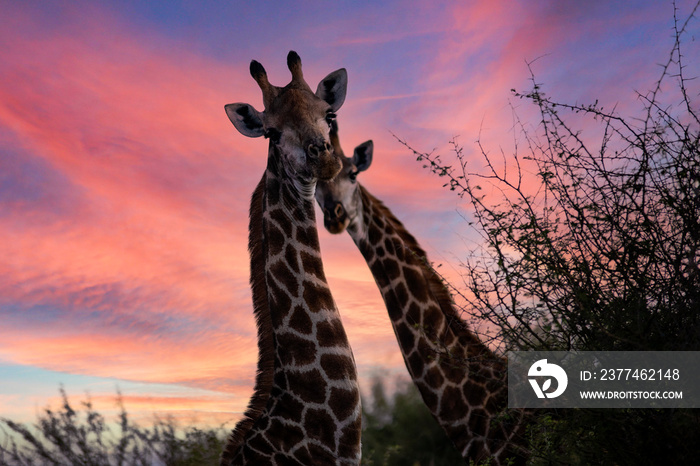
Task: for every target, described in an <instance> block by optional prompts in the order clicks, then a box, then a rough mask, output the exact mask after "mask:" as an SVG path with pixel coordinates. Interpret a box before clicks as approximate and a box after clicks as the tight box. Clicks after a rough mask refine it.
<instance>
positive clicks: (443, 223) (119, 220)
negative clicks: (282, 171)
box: [0, 0, 700, 425]
mask: <svg viewBox="0 0 700 466" xmlns="http://www.w3.org/2000/svg"><path fill="white" fill-rule="evenodd" d="M693 4H694V2H693V1H687V0H680V1H677V7H678V9H679V11H678V16H679V18H682V19H685V18H686V17H687V15H688V13H689V12H690V11H691V10H692V7H693ZM673 14H674V9H673V5H672V3H671V2H670V1H659V0H647V1H635V2H624V1H610V0H604V1H603V0H600V1H598V0H596V1H587V2H580V1H574V0H550V1H544V0H536V1H520V2H511V1H508V2H505V1H492V0H488V1H460V2H456V1H455V2H449V1H439V0H438V1H436V0H430V1H426V0H423V1H403V0H401V1H399V0H394V1H387V2H375V1H343V0H337V1H333V2H324V1H307V2H279V1H258V2H243V1H220V2H213V1H165V0H163V1H150V2H142V1H135V0H134V1H119V2H105V1H90V2H51V1H22V2H2V3H0V17H2V23H3V25H2V28H0V48H1V49H2V51H3V52H2V55H1V56H0V238H2V241H0V321H1V323H0V417H9V418H12V419H15V420H20V421H32V420H33V419H34V416H35V414H36V412H37V411H38V410H40V409H41V408H43V407H44V406H46V405H48V404H49V403H55V402H56V397H57V394H58V388H59V386H60V384H63V385H64V386H65V389H66V391H67V392H68V394H69V395H71V397H75V399H76V400H79V399H82V397H83V395H84V394H85V393H86V392H87V393H89V394H90V396H91V397H92V399H93V400H94V401H95V402H96V403H95V404H96V405H97V406H98V407H99V406H104V407H106V408H113V407H114V401H113V399H114V396H115V393H116V390H117V389H119V390H120V391H121V392H122V394H123V396H124V402H125V404H126V407H127V409H128V410H129V411H131V412H135V413H141V414H143V415H146V416H148V415H149V413H153V412H161V413H163V412H165V413H170V414H173V415H175V416H179V417H182V418H183V419H186V420H188V422H189V420H193V419H194V420H197V421H198V422H203V423H211V424H219V423H221V422H226V421H228V422H230V423H231V425H232V424H233V423H234V422H235V421H236V420H237V419H238V416H239V415H240V412H241V411H242V410H243V409H244V408H245V406H246V405H247V403H248V398H249V396H250V394H251V392H252V387H253V378H254V373H255V367H256V360H257V347H256V330H255V324H254V321H253V315H252V304H251V299H250V292H249V287H248V273H249V265H248V253H247V249H246V241H247V226H248V219H247V212H248V204H249V199H250V195H251V193H252V192H253V189H254V187H255V185H256V184H257V182H258V180H259V179H260V176H261V175H262V173H263V171H264V168H265V159H266V155H267V141H264V140H263V139H249V138H246V137H244V136H242V135H241V134H239V133H238V132H237V131H236V130H235V128H234V127H233V126H232V125H231V123H230V122H229V120H228V118H227V117H226V114H225V112H224V105H225V104H227V103H232V102H247V103H250V104H252V105H253V106H255V107H256V108H257V109H258V110H262V97H261V93H260V89H259V88H258V86H257V85H256V83H255V82H254V81H253V79H252V78H251V77H250V75H249V72H248V65H249V63H250V60H251V59H256V60H258V61H260V62H261V63H262V64H263V65H264V66H265V68H266V69H267V72H268V76H269V78H270V81H271V82H272V83H273V84H276V85H280V86H282V85H285V84H286V83H287V82H288V81H289V79H290V74H289V71H288V70H287V68H286V55H287V52H288V51H289V50H296V51H297V52H298V53H299V55H300V56H301V59H302V62H303V67H304V75H305V77H306V79H307V81H308V82H309V84H310V85H311V87H312V88H315V86H316V84H317V83H318V81H319V80H320V79H321V78H323V77H324V76H325V75H326V74H328V73H329V72H331V71H333V70H336V69H338V68H341V67H344V68H346V69H347V72H348V76H349V84H348V95H347V99H346V101H345V104H344V105H343V107H342V108H341V109H340V111H339V112H338V121H339V125H340V131H341V142H342V143H343V147H344V149H345V151H346V153H350V152H351V151H352V148H353V147H354V146H355V145H357V144H359V143H361V142H363V141H365V140H367V139H373V140H374V147H375V153H374V162H373V165H372V167H371V168H370V170H369V171H368V172H367V173H364V174H362V175H361V182H362V183H363V185H364V186H366V187H367V188H368V189H369V190H370V191H371V192H372V193H373V194H374V195H376V196H377V197H379V198H380V199H382V200H384V201H385V203H386V204H387V205H388V206H389V207H390V208H391V209H392V210H393V211H394V213H395V214H396V215H397V216H398V217H399V218H400V219H401V220H403V221H404V223H405V224H406V226H407V228H408V229H409V230H410V231H411V232H412V233H413V234H414V235H415V236H416V237H417V238H418V240H419V241H420V242H421V244H422V245H423V246H424V248H425V249H426V250H427V251H428V253H429V254H430V258H431V259H432V260H433V261H435V262H439V263H442V264H444V265H443V269H444V270H446V271H447V272H446V273H447V275H448V276H451V277H458V272H459V270H458V264H459V262H460V260H463V259H464V258H465V257H466V255H467V254H468V252H469V250H470V248H471V247H473V245H474V244H475V242H476V241H477V240H478V235H476V234H475V233H474V232H473V231H471V230H470V229H469V227H468V226H467V222H466V221H465V217H466V218H467V219H468V218H469V206H468V205H467V204H466V203H464V201H463V200H461V199H459V198H457V197H456V196H454V195H453V194H452V193H450V192H449V191H447V190H445V189H443V188H441V185H442V182H441V180H439V179H438V178H436V177H435V176H433V175H431V174H430V173H428V171H427V170H425V169H423V168H422V167H421V164H420V163H418V162H416V161H415V157H413V156H412V155H411V153H410V152H409V151H408V150H407V149H406V148H405V147H403V146H402V145H401V144H399V143H398V142H397V141H396V139H395V138H394V137H393V136H392V133H393V134H395V135H396V136H398V137H400V138H401V139H405V140H406V141H408V142H409V143H410V144H411V146H413V147H414V148H416V149H419V150H423V151H432V150H435V151H436V152H437V153H441V154H445V156H448V155H449V153H450V146H449V144H448V143H449V141H450V140H452V139H453V138H455V137H457V138H458V140H459V142H460V143H461V144H462V145H463V146H464V147H465V154H466V156H467V157H468V158H470V159H473V160H474V164H476V165H475V166H478V164H479V163H480V158H479V157H480V156H479V155H478V153H477V151H476V147H475V141H476V139H477V138H479V137H480V138H481V141H482V143H483V144H484V145H485V146H486V147H487V148H488V149H489V150H491V151H493V152H494V153H498V152H499V151H500V150H501V149H503V151H504V152H506V153H508V151H509V150H512V146H513V140H514V137H515V135H514V133H513V131H512V127H513V110H512V108H515V109H516V111H517V112H518V114H519V115H520V116H521V118H524V119H527V118H528V116H532V115H534V114H533V112H532V108H531V107H530V106H529V105H528V104H527V102H525V101H521V100H519V99H517V98H514V97H513V95H512V93H511V89H518V90H525V91H526V90H528V89H529V86H530V82H529V78H530V70H529V69H528V63H530V64H531V65H530V68H531V69H532V71H533V72H534V74H535V75H536V78H537V81H538V82H540V83H543V85H544V90H545V92H546V93H547V94H548V95H551V96H553V97H555V98H557V99H559V100H563V101H566V102H571V103H574V102H579V103H592V102H593V101H595V100H596V99H598V100H599V102H600V103H602V104H603V105H604V106H606V107H610V108H611V107H613V106H615V105H617V108H618V111H619V112H621V113H625V112H628V111H635V110H638V109H639V108H640V106H641V104H640V102H639V101H638V100H637V99H636V98H635V95H636V94H635V91H645V90H647V89H649V88H650V87H651V86H652V85H653V84H654V82H655V80H656V79H657V78H658V77H659V75H660V67H659V66H658V64H659V63H662V62H665V61H666V59H667V57H668V54H669V52H670V50H671V47H672V45H673ZM699 25H700V22H699V21H695V22H692V23H691V26H690V29H689V31H688V35H687V36H686V38H687V49H686V51H685V52H686V55H688V56H692V55H693V54H695V56H698V55H700V51H699V50H698V47H699V46H698V40H697V39H699V37H698V33H700V27H699ZM693 38H694V39H695V40H693ZM693 71H695V75H698V74H700V70H698V69H697V68H695V69H694V70H693V69H690V70H689V73H690V74H692V72H693ZM529 121H530V122H531V124H532V125H535V124H536V122H537V121H536V118H535V119H532V118H530V119H529ZM320 230H321V231H320V236H321V248H322V254H323V259H324V266H325V269H326V274H327V276H328V279H329V282H330V285H331V289H332V291H333V294H334V297H335V299H336V301H337V304H338V308H339V309H340V312H341V315H342V317H343V322H344V324H345V328H346V330H347V333H348V336H349V339H350V343H351V345H352V347H353V351H354V354H355V358H356V361H357V364H358V368H359V371H360V375H361V377H362V380H361V384H362V385H363V387H364V389H365V390H366V389H368V388H369V383H368V381H369V380H370V378H371V377H372V376H373V375H376V374H379V375H388V376H390V377H394V376H397V375H399V376H401V375H405V376H407V372H406V370H405V368H404V366H403V361H402V359H401V355H400V353H399V350H398V346H397V344H396V340H395V338H394V335H393V333H392V330H391V326H390V324H389V319H388V317H387V314H386V311H385V307H384V304H383V302H382V300H381V297H380V295H379V292H378V291H377V288H376V286H375V284H374V281H373V279H372V276H371V275H370V273H369V271H368V269H367V267H366V264H365V262H364V260H363V259H362V257H361V256H360V254H359V252H358V251H357V250H356V248H355V246H354V244H353V243H352V241H351V239H350V238H349V236H347V235H346V234H343V235H342V236H337V237H336V236H331V235H330V234H328V233H326V232H325V231H323V229H322V228H321V229H320Z"/></svg>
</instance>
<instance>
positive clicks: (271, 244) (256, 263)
mask: <svg viewBox="0 0 700 466" xmlns="http://www.w3.org/2000/svg"><path fill="white" fill-rule="evenodd" d="M249 249H250V253H251V286H252V290H253V304H254V308H255V315H256V320H257V324H258V345H259V353H260V356H259V361H258V375H257V378H256V386H255V393H254V395H253V398H252V399H251V403H250V405H249V407H248V411H247V412H246V414H245V417H244V419H243V420H242V421H241V422H240V423H239V424H238V425H237V426H236V428H235V429H234V432H233V434H232V436H231V438H230V440H229V444H228V445H227V447H226V451H225V453H224V455H223V461H222V463H223V464H338V465H357V464H359V462H360V427H361V412H360V392H359V387H358V383H357V373H356V369H355V362H354V358H353V355H352V351H351V350H350V345H349V343H348V340H347V337H346V334H345V330H344V329H343V326H342V323H341V320H340V315H339V313H338V310H337V309H336V306H335V302H334V300H333V297H332V295H331V293H330V289H329V288H328V284H327V282H326V278H325V274H324V271H323V264H322V262H321V255H320V247H319V241H318V232H317V230H316V221H315V211H314V204H313V198H311V199H308V198H306V196H305V195H304V194H303V191H302V193H301V194H300V192H299V191H297V189H295V186H294V184H293V183H292V182H291V181H289V180H288V178H287V177H286V176H285V174H284V171H283V168H282V167H281V164H280V163H279V157H278V154H276V152H275V150H274V149H273V146H272V145H271V149H270V155H269V157H268V167H267V170H266V172H265V174H264V175H263V178H262V180H261V181H260V183H259V184H258V187H257V188H256V190H255V192H254V194H253V199H252V202H251V209H250V229H249Z"/></svg>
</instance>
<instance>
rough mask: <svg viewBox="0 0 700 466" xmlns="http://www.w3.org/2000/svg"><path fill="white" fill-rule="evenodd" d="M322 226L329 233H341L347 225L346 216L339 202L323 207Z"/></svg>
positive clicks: (328, 203) (329, 203)
mask: <svg viewBox="0 0 700 466" xmlns="http://www.w3.org/2000/svg"><path fill="white" fill-rule="evenodd" d="M322 210H323V226H324V227H326V230H328V231H329V232H330V233H333V234H334V235H337V234H338V233H342V232H343V231H344V230H345V228H346V227H347V225H348V222H349V219H348V214H347V212H346V211H345V209H344V208H343V204H341V203H340V202H332V201H331V202H327V203H326V204H325V205H324V206H323V209H322Z"/></svg>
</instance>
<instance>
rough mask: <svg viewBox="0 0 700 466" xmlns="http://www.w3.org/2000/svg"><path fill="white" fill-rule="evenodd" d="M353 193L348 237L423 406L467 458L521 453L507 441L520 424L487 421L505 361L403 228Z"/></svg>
mask: <svg viewBox="0 0 700 466" xmlns="http://www.w3.org/2000/svg"><path fill="white" fill-rule="evenodd" d="M359 196H360V203H361V205H362V209H361V213H358V217H357V218H356V219H355V220H354V221H353V222H351V224H350V225H349V226H348V232H349V233H350V236H351V237H352V238H353V240H354V242H355V244H356V245H357V246H358V247H359V249H360V251H361V252H362V255H363V256H364V257H365V260H366V261H367V264H368V265H369V267H370V270H371V271H372V275H373V276H374V279H375V281H376V282H377V285H378V287H379V290H380V292H381V294H382V297H383V298H384V301H385V303H386V306H387V310H388V312H389V317H390V319H391V324H392V326H393V328H394V333H395V334H396V338H397V340H398V343H399V347H400V349H401V353H402V355H403V357H404V361H405V363H406V367H407V368H408V372H409V374H410V376H411V378H412V379H413V381H414V383H415V384H416V386H417V387H418V390H419V391H420V393H421V395H422V397H423V400H424V402H425V404H426V405H427V407H428V408H429V409H430V411H431V413H432V414H433V416H434V417H435V419H436V420H437V421H438V423H439V424H440V426H441V427H442V428H443V430H444V431H445V432H446V434H447V435H448V437H449V438H450V439H451V440H452V442H453V443H454V444H455V446H456V448H457V450H458V451H459V452H460V453H461V454H462V456H463V457H464V458H465V459H473V460H477V461H478V460H481V459H485V458H492V463H491V464H500V460H501V459H503V458H506V457H509V456H519V454H518V453H517V451H516V452H515V453H514V449H513V446H512V439H513V437H514V436H515V435H516V434H517V433H518V432H516V431H519V429H520V424H521V423H520V422H519V421H518V422H515V423H514V424H513V425H510V424H505V423H498V422H496V423H493V422H491V421H492V420H493V419H495V418H496V416H497V415H498V414H500V413H501V412H502V411H503V409H505V407H506V405H507V385H506V379H505V369H506V366H505V362H504V361H503V359H502V358H500V357H498V356H497V355H495V354H494V353H493V352H492V351H491V350H489V348H488V347H486V346H485V345H484V344H483V343H482V342H481V341H480V340H479V338H478V337H477V336H476V335H474V333H472V332H471V331H470V330H469V328H468V327H467V325H466V323H465V322H464V321H463V320H462V319H461V318H460V317H459V314H458V313H457V311H456V310H455V309H454V307H453V305H452V300H451V297H450V295H449V292H448V291H447V290H446V288H445V286H444V284H443V283H442V281H441V280H440V278H439V277H438V276H437V275H436V274H435V272H434V271H433V270H432V269H431V268H430V267H428V266H427V256H426V254H425V252H424V251H423V250H422V248H421V247H420V245H419V244H418V242H417V241H416V240H415V238H414V237H413V236H412V235H411V234H410V233H409V232H408V231H407V230H406V229H405V228H404V226H403V225H402V223H401V222H400V221H399V220H398V219H397V218H396V217H395V216H394V215H393V214H392V212H391V211H390V210H389V209H388V208H387V207H385V206H384V205H383V204H382V202H381V201H379V200H378V199H376V198H375V197H374V196H372V195H371V194H370V193H369V192H368V191H367V190H366V189H364V188H363V187H362V186H361V185H360V186H359ZM516 417H517V416H516ZM515 450H517V448H516V449H515Z"/></svg>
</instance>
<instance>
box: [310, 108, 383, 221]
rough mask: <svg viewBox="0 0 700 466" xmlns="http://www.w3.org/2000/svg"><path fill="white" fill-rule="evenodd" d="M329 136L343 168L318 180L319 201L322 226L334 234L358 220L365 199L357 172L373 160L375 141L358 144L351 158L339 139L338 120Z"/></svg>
mask: <svg viewBox="0 0 700 466" xmlns="http://www.w3.org/2000/svg"><path fill="white" fill-rule="evenodd" d="M330 139H331V144H332V146H333V149H334V151H335V153H336V154H338V156H339V157H340V161H341V162H342V168H341V170H340V173H338V175H337V176H336V177H335V178H333V179H332V180H324V181H319V183H318V184H317V185H316V200H317V201H318V203H319V205H320V206H321V210H322V211H323V225H324V226H325V227H326V230H328V231H329V232H331V233H334V234H337V233H342V232H343V231H344V230H345V229H346V228H347V227H348V226H349V225H350V224H352V223H355V222H356V221H358V220H359V217H358V214H360V212H361V210H362V209H361V205H360V203H361V202H362V200H361V198H360V190H359V185H358V184H357V175H358V174H359V173H360V172H363V171H365V170H367V169H368V168H369V166H370V165H371V163H372V154H373V152H374V143H373V142H372V141H371V140H369V141H365V142H363V143H362V144H360V145H359V146H357V147H355V150H354V152H353V155H352V158H348V157H345V154H344V153H343V149H341V147H340V140H339V139H338V123H337V122H336V121H333V122H332V123H331V131H330Z"/></svg>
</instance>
